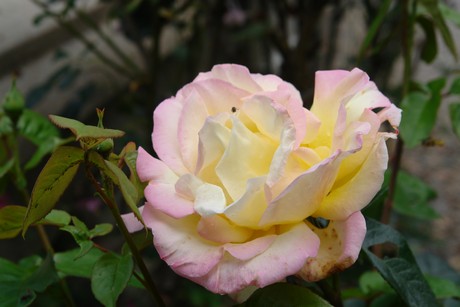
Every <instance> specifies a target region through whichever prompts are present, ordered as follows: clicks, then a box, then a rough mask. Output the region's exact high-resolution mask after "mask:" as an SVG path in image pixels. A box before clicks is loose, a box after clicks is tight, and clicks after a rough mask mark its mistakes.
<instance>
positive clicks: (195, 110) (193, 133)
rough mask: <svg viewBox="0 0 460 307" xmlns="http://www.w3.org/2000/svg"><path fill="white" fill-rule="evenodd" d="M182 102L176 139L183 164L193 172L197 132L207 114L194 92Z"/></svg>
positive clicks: (195, 160)
mask: <svg viewBox="0 0 460 307" xmlns="http://www.w3.org/2000/svg"><path fill="white" fill-rule="evenodd" d="M184 100H185V103H184V106H183V109H182V113H181V116H180V118H179V123H178V125H179V127H178V134H177V137H178V140H179V148H180V152H181V156H182V159H183V161H184V164H185V166H186V167H187V169H189V170H191V171H193V170H195V168H196V164H197V157H198V142H199V138H198V132H199V131H200V129H201V128H202V127H203V124H204V123H205V121H206V117H207V116H208V115H209V114H208V112H207V109H206V106H205V104H204V102H203V100H202V98H201V97H200V95H198V93H197V92H196V91H195V90H192V91H191V92H190V93H189V95H188V96H187V97H184Z"/></svg>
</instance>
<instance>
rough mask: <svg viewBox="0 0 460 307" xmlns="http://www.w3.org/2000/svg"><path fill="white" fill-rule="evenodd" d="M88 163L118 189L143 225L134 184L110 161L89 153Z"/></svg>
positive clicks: (138, 198)
mask: <svg viewBox="0 0 460 307" xmlns="http://www.w3.org/2000/svg"><path fill="white" fill-rule="evenodd" d="M88 161H89V162H91V163H92V164H93V165H95V166H96V167H97V168H98V169H99V170H100V171H101V172H102V173H103V174H104V175H105V176H107V177H108V178H110V180H112V182H113V183H114V184H115V185H116V186H118V187H119V188H120V191H121V193H122V195H123V198H124V200H125V201H126V204H127V205H128V206H129V208H130V209H131V211H133V213H134V215H135V216H136V218H137V219H138V220H139V221H140V222H141V223H142V224H144V221H143V219H142V216H141V214H140V212H139V208H137V202H138V201H139V200H140V197H139V195H138V190H137V189H136V187H135V186H134V184H133V183H132V182H131V181H130V180H129V179H128V177H126V175H125V173H123V171H122V170H121V169H120V168H118V166H116V165H115V164H113V163H112V162H110V161H107V160H104V159H103V158H102V156H101V155H100V154H98V153H97V152H94V151H91V152H90V153H89V155H88Z"/></svg>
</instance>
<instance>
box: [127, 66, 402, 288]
mask: <svg viewBox="0 0 460 307" xmlns="http://www.w3.org/2000/svg"><path fill="white" fill-rule="evenodd" d="M400 116H401V111H400V110H399V109H398V108H396V107H395V106H394V105H393V104H391V102H390V101H389V100H388V99H387V98H386V97H385V96H383V95H382V94H381V93H380V92H379V91H378V90H377V88H376V86H375V84H374V83H373V82H370V81H369V78H368V76H367V75H366V74H365V73H364V72H362V71H361V70H359V69H354V70H352V71H320V72H317V74H316V84H315V96H314V102H313V106H312V108H311V111H309V110H307V109H305V108H303V106H302V100H301V97H300V95H299V93H298V91H297V90H296V89H295V88H294V87H293V86H292V85H291V84H289V83H287V82H284V81H283V80H281V79H280V78H278V77H276V76H273V75H259V74H250V73H249V71H248V70H247V69H246V68H245V67H242V66H238V65H218V66H215V67H214V68H213V69H212V71H210V72H207V73H201V74H199V76H198V77H197V78H196V79H195V80H193V82H191V83H190V84H188V85H186V86H184V87H183V88H182V89H181V90H179V92H178V93H177V95H176V96H175V97H172V98H170V99H167V100H165V101H163V102H162V103H161V104H160V105H159V106H158V107H157V108H156V110H155V112H154V129H153V134H152V140H153V146H154V149H155V151H156V153H157V154H158V157H159V159H156V158H153V157H152V156H150V155H149V154H148V153H147V152H146V151H145V150H144V149H142V148H139V154H138V159H137V171H138V174H139V177H140V179H141V180H142V181H147V182H148V186H147V187H146V189H145V197H146V200H147V202H146V204H145V206H144V208H143V212H142V215H143V218H144V221H145V224H146V225H147V227H149V228H150V229H151V230H152V233H153V235H154V244H155V247H156V249H157V251H158V253H159V255H160V256H161V258H162V259H163V260H165V261H166V263H167V264H168V265H169V266H170V267H171V268H172V269H173V270H174V271H175V272H176V273H178V274H179V275H181V276H184V277H186V278H189V279H191V280H193V281H195V282H197V283H199V284H201V285H203V286H204V287H206V288H207V289H209V290H211V291H213V292H215V293H221V294H224V293H230V294H232V293H233V294H234V293H237V292H239V291H241V290H243V289H245V288H247V287H250V286H252V287H251V288H254V287H264V286H266V285H269V284H272V283H274V282H277V281H280V280H283V279H284V278H285V277H286V276H289V275H293V274H296V275H298V276H300V277H302V278H304V279H306V280H308V281H316V280H319V279H322V278H324V277H326V276H328V275H329V274H331V273H332V272H335V271H340V270H343V269H345V268H347V267H349V266H350V265H351V264H353V263H354V261H355V260H356V258H357V256H358V253H359V250H360V248H361V244H362V241H363V239H364V235H365V231H366V227H365V221H364V218H363V216H362V214H361V213H360V211H359V210H361V209H362V208H363V207H364V206H366V205H367V204H368V203H369V202H370V200H371V199H372V198H373V197H374V195H375V194H376V192H377V191H378V190H379V189H380V186H381V184H382V181H383V174H384V171H385V169H386V167H387V161H388V154H387V148H386V144H385V140H386V139H387V138H388V137H395V135H396V134H395V133H387V132H381V131H380V129H381V126H382V123H383V122H385V121H388V122H389V123H390V124H391V125H392V126H393V127H396V126H397V125H398V124H399V121H400ZM131 224H132V223H130V226H131V229H132V230H134V228H133V226H132V225H131Z"/></svg>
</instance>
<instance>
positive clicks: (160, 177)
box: [136, 147, 178, 183]
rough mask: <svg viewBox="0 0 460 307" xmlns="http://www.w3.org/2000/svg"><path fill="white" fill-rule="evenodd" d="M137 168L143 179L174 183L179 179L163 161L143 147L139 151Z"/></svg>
mask: <svg viewBox="0 0 460 307" xmlns="http://www.w3.org/2000/svg"><path fill="white" fill-rule="evenodd" d="M136 170H137V174H138V175H139V178H140V179H141V181H151V180H152V181H155V182H163V183H174V182H176V180H177V179H178V177H177V175H176V174H174V172H173V171H171V169H170V168H169V167H168V166H167V165H166V164H164V163H163V161H161V160H158V159H155V158H154V157H152V156H151V155H150V154H149V153H148V152H146V151H145V150H144V148H142V147H139V149H138V152H137V161H136Z"/></svg>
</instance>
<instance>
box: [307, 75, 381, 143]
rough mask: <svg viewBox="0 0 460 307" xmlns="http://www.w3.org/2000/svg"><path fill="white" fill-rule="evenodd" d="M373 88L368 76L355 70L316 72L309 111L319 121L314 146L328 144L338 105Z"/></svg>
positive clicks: (373, 85)
mask: <svg viewBox="0 0 460 307" xmlns="http://www.w3.org/2000/svg"><path fill="white" fill-rule="evenodd" d="M370 88H375V84H373V83H372V82H369V76H368V75H367V74H366V73H365V72H363V71H361V70H359V69H357V68H355V69H353V70H352V71H350V72H348V71H341V70H331V71H318V72H317V73H316V75H315V96H314V99H313V105H312V107H311V111H312V112H313V113H314V114H315V115H316V116H317V117H318V118H319V119H320V120H321V127H320V128H319V132H318V136H317V138H316V139H315V141H313V145H314V146H320V145H326V146H328V144H330V140H331V138H332V131H334V126H335V124H336V120H337V114H338V110H339V107H340V105H341V104H342V103H343V104H346V103H347V101H348V100H349V99H350V98H352V97H353V96H354V95H355V94H356V93H358V92H359V91H363V90H366V89H370Z"/></svg>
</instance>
